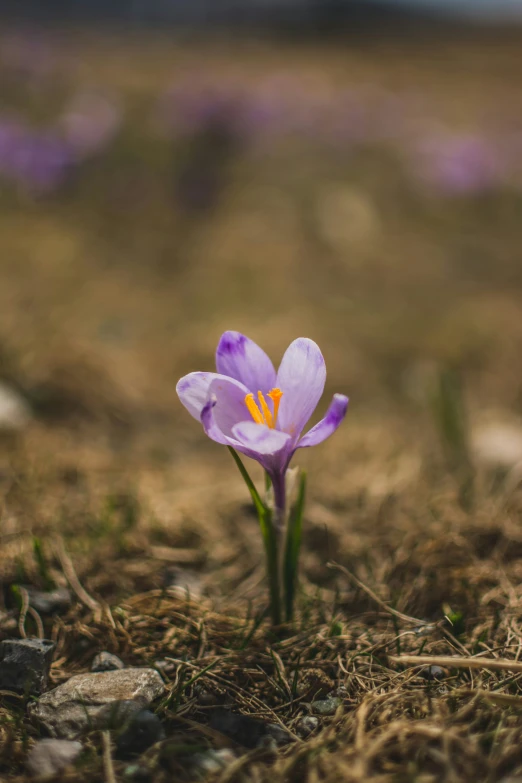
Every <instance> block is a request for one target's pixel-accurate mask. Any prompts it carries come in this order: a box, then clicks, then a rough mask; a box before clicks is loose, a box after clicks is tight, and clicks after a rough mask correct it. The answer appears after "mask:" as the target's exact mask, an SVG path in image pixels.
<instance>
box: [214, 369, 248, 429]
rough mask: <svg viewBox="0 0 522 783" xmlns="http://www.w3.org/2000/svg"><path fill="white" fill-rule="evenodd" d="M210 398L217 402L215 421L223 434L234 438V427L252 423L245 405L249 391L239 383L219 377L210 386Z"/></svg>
mask: <svg viewBox="0 0 522 783" xmlns="http://www.w3.org/2000/svg"><path fill="white" fill-rule="evenodd" d="M208 394H209V397H212V398H214V399H215V400H216V405H215V407H214V419H215V420H216V424H217V426H218V427H219V429H220V430H221V432H222V433H223V434H224V435H226V436H227V437H233V436H232V427H233V426H234V424H238V423H239V422H240V421H251V416H250V413H249V412H248V408H247V406H246V405H245V397H246V395H247V394H248V389H247V388H246V386H243V384H242V383H240V382H239V381H235V380H234V379H233V378H228V377H226V376H225V375H217V376H216V377H215V378H214V379H213V381H212V383H211V384H210V386H209V390H208Z"/></svg>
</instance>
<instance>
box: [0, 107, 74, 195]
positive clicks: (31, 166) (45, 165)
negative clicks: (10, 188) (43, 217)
mask: <svg viewBox="0 0 522 783" xmlns="http://www.w3.org/2000/svg"><path fill="white" fill-rule="evenodd" d="M72 163H73V158H72V155H71V152H70V150H69V148H68V146H67V145H66V144H65V143H64V142H63V140H62V139H61V138H60V137H59V136H58V135H56V134H54V133H52V132H49V131H37V130H34V129H31V128H28V127H27V126H25V125H23V124H22V123H21V122H20V121H16V120H13V119H11V118H9V119H4V120H0V175H2V176H4V177H5V178H6V179H8V180H10V181H11V182H13V183H14V184H15V185H17V186H18V187H21V188H22V189H24V190H27V191H31V192H34V193H47V192H49V191H51V190H54V189H55V188H56V187H58V186H59V185H61V184H62V183H63V182H64V181H65V179H66V177H67V175H68V172H69V170H70V167H71V165H72Z"/></svg>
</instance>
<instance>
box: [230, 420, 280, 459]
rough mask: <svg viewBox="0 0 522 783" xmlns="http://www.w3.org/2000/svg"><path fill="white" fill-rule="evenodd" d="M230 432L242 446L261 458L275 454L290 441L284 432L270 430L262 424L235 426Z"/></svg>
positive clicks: (246, 422) (250, 422)
mask: <svg viewBox="0 0 522 783" xmlns="http://www.w3.org/2000/svg"><path fill="white" fill-rule="evenodd" d="M232 432H233V435H234V437H235V438H236V439H237V440H238V441H239V442H240V443H241V444H242V445H244V446H245V447H246V448H247V449H249V450H250V451H252V452H255V453H256V454H259V455H260V456H261V457H262V456H263V455H267V454H276V453H277V452H279V451H281V449H284V447H285V446H286V445H287V444H288V442H289V441H290V436H289V435H287V433H286V432H279V430H272V429H270V428H269V427H266V426H265V425H264V424H255V423H254V422H253V421H243V422H241V423H240V424H236V425H235V427H233V429H232Z"/></svg>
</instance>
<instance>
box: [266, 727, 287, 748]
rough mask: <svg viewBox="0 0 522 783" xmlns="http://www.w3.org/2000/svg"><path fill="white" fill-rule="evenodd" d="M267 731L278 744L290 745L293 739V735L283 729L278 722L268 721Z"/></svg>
mask: <svg viewBox="0 0 522 783" xmlns="http://www.w3.org/2000/svg"><path fill="white" fill-rule="evenodd" d="M266 733H267V735H268V736H269V737H272V739H274V740H275V742H276V744H277V745H288V743H289V742H291V741H292V735H291V734H290V732H289V731H286V729H283V727H282V726H280V725H279V724H278V723H267V725H266Z"/></svg>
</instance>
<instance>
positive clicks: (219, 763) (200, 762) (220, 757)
mask: <svg viewBox="0 0 522 783" xmlns="http://www.w3.org/2000/svg"><path fill="white" fill-rule="evenodd" d="M235 760H236V754H235V753H234V751H233V750H230V748H222V749H221V750H207V751H205V753H195V754H194V755H193V756H192V757H191V763H192V766H193V767H194V768H195V769H197V770H198V771H200V772H206V773H213V772H221V771H222V770H224V769H225V768H226V767H228V766H229V765H230V764H232V762H234V761H235Z"/></svg>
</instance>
